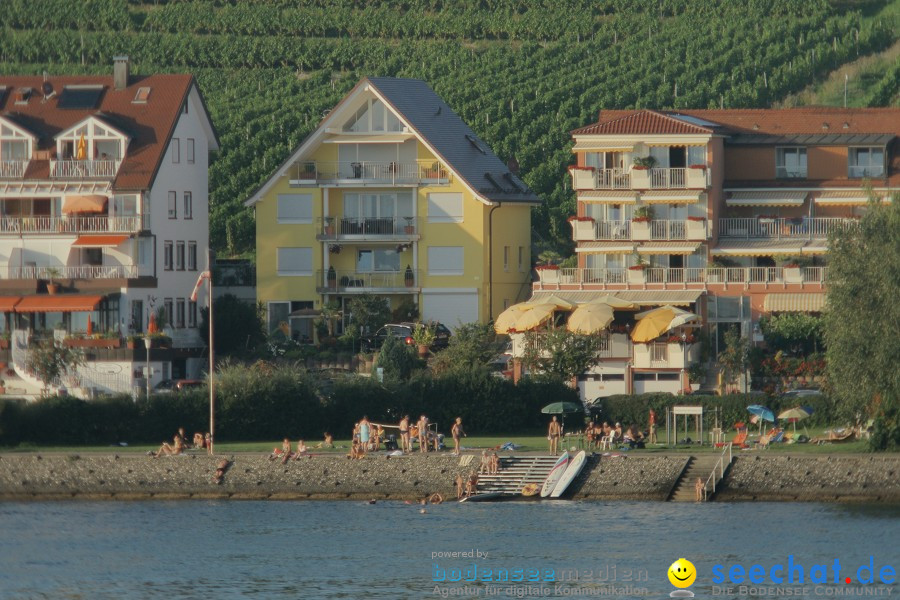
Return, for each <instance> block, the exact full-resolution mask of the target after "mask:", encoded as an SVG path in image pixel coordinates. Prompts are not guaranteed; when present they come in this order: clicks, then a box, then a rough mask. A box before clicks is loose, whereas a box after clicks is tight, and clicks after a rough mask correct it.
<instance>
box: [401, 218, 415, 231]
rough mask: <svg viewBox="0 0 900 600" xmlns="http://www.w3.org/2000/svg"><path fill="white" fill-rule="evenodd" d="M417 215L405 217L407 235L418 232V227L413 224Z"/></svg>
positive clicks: (404, 228) (404, 227)
mask: <svg viewBox="0 0 900 600" xmlns="http://www.w3.org/2000/svg"><path fill="white" fill-rule="evenodd" d="M414 218H415V217H403V219H404V220H405V221H406V225H404V226H403V233H404V234H406V235H413V234H414V233H415V232H416V228H415V227H414V226H413V219H414Z"/></svg>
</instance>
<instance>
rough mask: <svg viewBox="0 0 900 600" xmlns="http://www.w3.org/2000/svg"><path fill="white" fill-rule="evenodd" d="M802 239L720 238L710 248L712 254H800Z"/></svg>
mask: <svg viewBox="0 0 900 600" xmlns="http://www.w3.org/2000/svg"><path fill="white" fill-rule="evenodd" d="M803 245H804V241H803V240H794V241H791V240H782V241H779V240H736V241H735V240H720V241H719V245H718V246H716V247H715V248H713V249H712V251H711V253H712V255H713V256H775V255H779V254H800V253H801V251H802V249H803Z"/></svg>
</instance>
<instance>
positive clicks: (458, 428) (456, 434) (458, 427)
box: [450, 417, 469, 456]
mask: <svg viewBox="0 0 900 600" xmlns="http://www.w3.org/2000/svg"><path fill="white" fill-rule="evenodd" d="M450 433H452V434H453V454H454V455H455V456H459V438H461V437H462V436H464V435H465V436H466V437H469V436H468V435H466V432H465V431H464V430H463V426H462V417H456V423H454V424H453V427H452V428H451V430H450Z"/></svg>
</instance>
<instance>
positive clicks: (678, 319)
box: [669, 313, 700, 329]
mask: <svg viewBox="0 0 900 600" xmlns="http://www.w3.org/2000/svg"><path fill="white" fill-rule="evenodd" d="M699 320H700V315H695V314H694V313H685V314H682V315H680V314H676V315H675V316H674V317H672V321H671V322H670V323H669V329H675V328H676V327H681V326H682V325H687V324H688V323H690V322H692V321H699Z"/></svg>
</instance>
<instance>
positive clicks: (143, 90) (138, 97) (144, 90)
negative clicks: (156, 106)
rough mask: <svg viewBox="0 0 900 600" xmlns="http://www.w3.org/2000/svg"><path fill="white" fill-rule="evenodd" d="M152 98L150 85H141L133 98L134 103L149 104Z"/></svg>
mask: <svg viewBox="0 0 900 600" xmlns="http://www.w3.org/2000/svg"><path fill="white" fill-rule="evenodd" d="M149 98H150V88H149V87H139V88H138V91H137V93H136V94H135V95H134V100H132V101H131V102H132V104H147V100H148V99H149Z"/></svg>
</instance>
